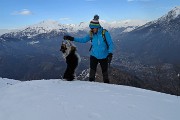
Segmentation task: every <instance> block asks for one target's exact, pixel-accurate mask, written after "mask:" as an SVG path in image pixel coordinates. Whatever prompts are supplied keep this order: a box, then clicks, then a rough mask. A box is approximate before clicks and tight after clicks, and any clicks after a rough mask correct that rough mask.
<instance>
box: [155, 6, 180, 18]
mask: <svg viewBox="0 0 180 120" xmlns="http://www.w3.org/2000/svg"><path fill="white" fill-rule="evenodd" d="M179 15H180V6H178V7H175V8H173V9H172V10H171V11H169V12H168V13H167V14H166V15H164V16H162V17H161V18H159V19H158V20H157V21H166V22H169V21H170V20H172V19H175V18H177V17H178V16H179Z"/></svg>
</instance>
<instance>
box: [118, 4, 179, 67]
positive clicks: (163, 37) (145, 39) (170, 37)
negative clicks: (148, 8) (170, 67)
mask: <svg viewBox="0 0 180 120" xmlns="http://www.w3.org/2000/svg"><path fill="white" fill-rule="evenodd" d="M116 39H119V40H120V43H119V44H118V45H120V48H121V50H122V51H123V52H126V53H128V54H131V55H133V56H134V57H135V58H137V59H138V60H140V61H142V62H143V63H146V64H159V63H171V64H179V62H180V56H179V53H180V7H175V8H174V9H172V10H171V11H169V12H168V13H167V14H166V15H164V16H162V17H160V18H159V19H157V20H154V21H151V22H148V23H146V24H145V25H142V26H140V27H138V28H137V29H134V30H132V31H130V32H128V33H126V34H119V35H118V36H116Z"/></svg>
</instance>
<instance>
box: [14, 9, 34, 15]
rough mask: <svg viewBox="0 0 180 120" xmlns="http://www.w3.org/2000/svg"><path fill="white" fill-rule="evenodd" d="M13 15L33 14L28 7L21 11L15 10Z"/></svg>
mask: <svg viewBox="0 0 180 120" xmlns="http://www.w3.org/2000/svg"><path fill="white" fill-rule="evenodd" d="M12 15H32V12H31V11H30V10H28V9H22V10H20V11H14V12H13V13H12Z"/></svg>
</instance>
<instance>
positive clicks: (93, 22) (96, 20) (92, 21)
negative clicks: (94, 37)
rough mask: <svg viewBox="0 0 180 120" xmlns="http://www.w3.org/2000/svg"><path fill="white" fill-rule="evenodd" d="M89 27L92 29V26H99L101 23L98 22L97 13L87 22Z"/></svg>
mask: <svg viewBox="0 0 180 120" xmlns="http://www.w3.org/2000/svg"><path fill="white" fill-rule="evenodd" d="M89 27H90V28H91V29H92V28H100V27H101V25H100V24H99V16H98V15H95V16H94V19H93V20H91V22H90V24H89Z"/></svg>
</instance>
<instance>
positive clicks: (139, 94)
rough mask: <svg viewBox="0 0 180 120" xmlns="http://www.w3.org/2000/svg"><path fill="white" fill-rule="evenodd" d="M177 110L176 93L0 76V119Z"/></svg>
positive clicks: (69, 119) (95, 119)
mask: <svg viewBox="0 0 180 120" xmlns="http://www.w3.org/2000/svg"><path fill="white" fill-rule="evenodd" d="M5 81H7V82H8V83H11V85H9V84H8V85H7V84H6V85H5V84H4V83H7V82H5ZM1 84H4V85H1ZM179 111H180V98H179V97H177V96H173V95H168V94H163V93H158V92H153V91H148V90H143V89H138V88H133V87H128V86H121V85H112V84H104V83H97V82H87V81H78V80H76V81H72V82H68V81H63V80H35V81H26V82H19V81H14V80H9V79H2V78H0V120H180V115H179Z"/></svg>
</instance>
